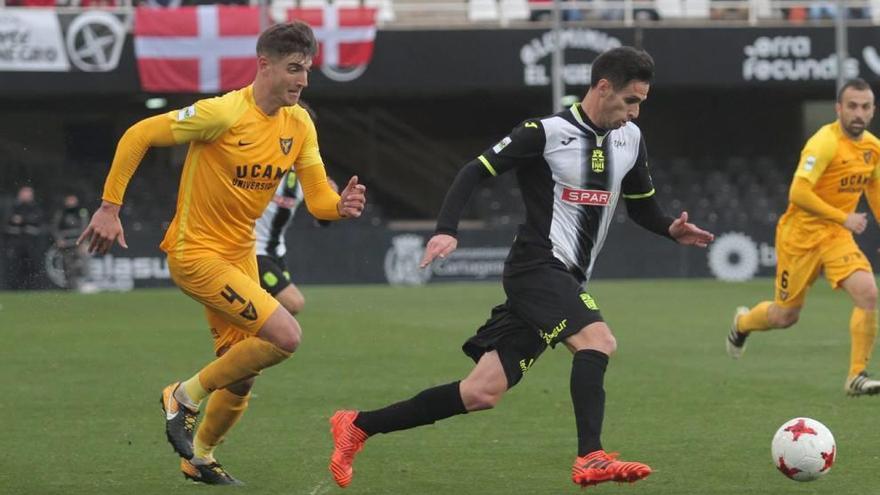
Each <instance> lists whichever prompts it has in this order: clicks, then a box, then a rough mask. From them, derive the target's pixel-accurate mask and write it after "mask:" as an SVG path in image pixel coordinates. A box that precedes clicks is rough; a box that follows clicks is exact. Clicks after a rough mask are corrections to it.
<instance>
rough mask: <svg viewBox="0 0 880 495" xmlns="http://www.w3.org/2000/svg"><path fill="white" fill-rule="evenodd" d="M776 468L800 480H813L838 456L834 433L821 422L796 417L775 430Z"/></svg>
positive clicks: (828, 467)
mask: <svg viewBox="0 0 880 495" xmlns="http://www.w3.org/2000/svg"><path fill="white" fill-rule="evenodd" d="M770 447H771V451H772V453H773V463H774V464H776V469H779V471H780V472H781V473H782V474H784V475H786V476H788V477H789V478H791V479H793V480H797V481H812V480H814V479H816V478H819V477H820V476H823V475H824V474H825V473H827V472H828V471H830V470H831V465H832V464H834V459H835V458H836V457H837V447H836V445H835V443H834V435H832V434H831V431H830V430H829V429H828V428H826V427H825V425H823V424H822V423H820V422H818V421H816V420H815V419H810V418H794V419H790V420H788V421H786V422H785V424H783V425H782V426H780V427H779V429H778V430H776V434H775V435H773V442H772V444H771V446H770Z"/></svg>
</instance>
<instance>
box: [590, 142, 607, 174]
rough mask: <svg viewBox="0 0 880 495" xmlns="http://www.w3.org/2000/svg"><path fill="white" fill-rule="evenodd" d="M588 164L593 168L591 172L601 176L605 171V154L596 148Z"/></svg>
mask: <svg viewBox="0 0 880 495" xmlns="http://www.w3.org/2000/svg"><path fill="white" fill-rule="evenodd" d="M590 162H591V163H592V166H593V172H596V173H597V174H601V173H602V172H604V171H605V152H604V151H602V150H601V149H598V148H597V149H594V150H593V156H592V157H591V158H590Z"/></svg>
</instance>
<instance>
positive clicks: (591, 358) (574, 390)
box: [571, 349, 608, 456]
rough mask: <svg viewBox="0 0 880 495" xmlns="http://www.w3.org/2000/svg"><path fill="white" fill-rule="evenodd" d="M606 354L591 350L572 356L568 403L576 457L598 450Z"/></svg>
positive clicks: (600, 447) (603, 406)
mask: <svg viewBox="0 0 880 495" xmlns="http://www.w3.org/2000/svg"><path fill="white" fill-rule="evenodd" d="M607 366H608V355H606V354H605V353H603V352H599V351H596V350H593V349H585V350H582V351H578V352H576V353H575V354H574V360H573V361H572V363H571V402H572V404H574V420H575V423H576V424H577V434H578V456H584V455H587V454H589V453H590V452H594V451H596V450H601V449H602V442H601V440H600V438H599V437H601V436H602V419H603V418H604V416H605V388H604V387H603V386H602V382H603V381H604V379H605V368H606V367H607Z"/></svg>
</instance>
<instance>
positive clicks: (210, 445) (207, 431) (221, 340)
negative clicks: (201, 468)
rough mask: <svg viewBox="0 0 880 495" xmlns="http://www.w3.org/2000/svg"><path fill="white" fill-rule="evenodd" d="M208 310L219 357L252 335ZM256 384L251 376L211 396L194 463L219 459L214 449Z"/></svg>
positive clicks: (196, 438) (215, 349) (240, 414)
mask: <svg viewBox="0 0 880 495" xmlns="http://www.w3.org/2000/svg"><path fill="white" fill-rule="evenodd" d="M206 313H207V318H208V322H209V324H210V326H211V330H212V334H213V335H214V352H215V354H216V355H217V356H218V357H219V356H222V355H224V354H226V352H227V351H229V349H231V348H232V347H233V346H235V345H237V344H238V343H240V342H242V341H243V340H245V339H247V338H251V337H250V336H249V335H248V334H247V333H246V332H244V331H242V330H241V329H239V328H237V327H235V326H234V325H232V324H230V323H228V322H226V320H225V319H224V318H223V317H222V316H221V315H219V314H218V313H216V312H215V311H213V310H211V309H207V308H206ZM253 385H254V378H247V379H245V380H241V381H239V382H236V383H233V384H231V385H228V386H227V387H225V388H221V389H219V390H216V391H214V392H213V393H211V394H210V395H209V396H208V403H207V405H206V406H205V415H204V418H203V419H202V421H201V423H200V424H199V427H198V430H197V431H196V435H195V439H194V441H193V458H192V460H191V463H192V464H194V465H196V466H198V465H210V464H213V463H216V459H215V458H214V451H215V449H216V448H217V446H218V445H220V442H222V441H223V439H224V438H225V436H226V435H227V434H228V433H229V431H230V430H231V429H232V428H233V427H234V426H235V424H236V423H238V421H239V420H240V419H241V417H242V415H244V412H245V410H246V409H247V406H248V402H249V400H250V391H251V388H252V387H253Z"/></svg>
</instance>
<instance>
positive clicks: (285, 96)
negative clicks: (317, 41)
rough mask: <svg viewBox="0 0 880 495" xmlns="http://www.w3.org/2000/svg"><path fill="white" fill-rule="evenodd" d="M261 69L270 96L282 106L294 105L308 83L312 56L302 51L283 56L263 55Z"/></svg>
mask: <svg viewBox="0 0 880 495" xmlns="http://www.w3.org/2000/svg"><path fill="white" fill-rule="evenodd" d="M263 58H265V60H261V65H260V67H261V70H263V71H265V74H266V77H267V79H268V80H269V87H270V88H271V89H270V92H271V94H272V96H273V97H274V98H275V99H276V100H277V101H278V102H279V103H280V104H281V105H283V106H291V105H296V104H297V102H299V99H300V96H301V95H302V92H303V90H304V89H305V88H306V87H307V86H308V85H309V71H310V70H311V69H312V58H311V57H309V56H306V55H304V54H302V53H291V54H290V55H287V56H285V57H279V58H277V59H276V58H269V57H263Z"/></svg>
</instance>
